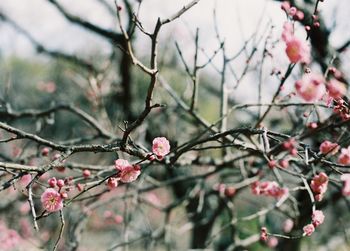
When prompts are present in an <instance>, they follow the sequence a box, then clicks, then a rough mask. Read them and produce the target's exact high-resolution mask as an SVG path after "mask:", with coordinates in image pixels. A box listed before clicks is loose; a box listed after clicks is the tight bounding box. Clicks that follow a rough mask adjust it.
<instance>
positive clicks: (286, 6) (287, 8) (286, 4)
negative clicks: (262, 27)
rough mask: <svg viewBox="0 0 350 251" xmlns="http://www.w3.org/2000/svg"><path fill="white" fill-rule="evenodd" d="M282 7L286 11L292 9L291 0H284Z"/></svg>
mask: <svg viewBox="0 0 350 251" xmlns="http://www.w3.org/2000/svg"><path fill="white" fill-rule="evenodd" d="M281 9H282V10H284V11H288V10H289V9H290V3H289V1H284V2H283V3H282V4H281Z"/></svg>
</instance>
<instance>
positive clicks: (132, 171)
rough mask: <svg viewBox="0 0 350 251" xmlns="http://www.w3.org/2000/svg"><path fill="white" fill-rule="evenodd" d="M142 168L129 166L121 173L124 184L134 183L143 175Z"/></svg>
mask: <svg viewBox="0 0 350 251" xmlns="http://www.w3.org/2000/svg"><path fill="white" fill-rule="evenodd" d="M140 169H141V168H140V166H128V167H126V168H124V169H123V171H121V172H120V174H119V177H120V180H121V181H122V182H124V183H130V182H133V181H135V180H136V179H137V177H139V175H140V174H141V170H140Z"/></svg>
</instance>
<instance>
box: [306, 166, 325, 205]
mask: <svg viewBox="0 0 350 251" xmlns="http://www.w3.org/2000/svg"><path fill="white" fill-rule="evenodd" d="M328 180H329V179H328V176H327V174H325V173H323V172H321V173H320V174H319V175H315V177H314V178H313V179H312V181H311V185H310V187H311V190H312V191H313V192H314V194H315V199H316V200H317V201H321V200H322V198H323V195H324V193H325V192H326V191H327V186H328Z"/></svg>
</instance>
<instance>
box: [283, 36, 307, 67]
mask: <svg viewBox="0 0 350 251" xmlns="http://www.w3.org/2000/svg"><path fill="white" fill-rule="evenodd" d="M286 46H287V47H286V54H287V56H288V58H289V61H290V62H291V63H298V62H301V63H305V64H308V63H310V47H309V45H308V43H307V42H306V40H302V39H299V38H297V37H295V36H291V37H290V38H289V39H288V40H287V41H286Z"/></svg>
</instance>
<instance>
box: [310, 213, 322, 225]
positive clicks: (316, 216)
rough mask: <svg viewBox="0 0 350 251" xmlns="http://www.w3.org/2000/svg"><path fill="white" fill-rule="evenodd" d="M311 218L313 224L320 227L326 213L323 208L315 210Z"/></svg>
mask: <svg viewBox="0 0 350 251" xmlns="http://www.w3.org/2000/svg"><path fill="white" fill-rule="evenodd" d="M311 218H312V224H313V225H314V227H318V226H319V225H321V224H322V223H323V221H324V214H323V212H322V211H321V210H315V211H314V212H313V213H312V216H311Z"/></svg>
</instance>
